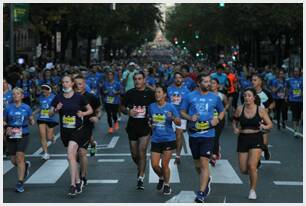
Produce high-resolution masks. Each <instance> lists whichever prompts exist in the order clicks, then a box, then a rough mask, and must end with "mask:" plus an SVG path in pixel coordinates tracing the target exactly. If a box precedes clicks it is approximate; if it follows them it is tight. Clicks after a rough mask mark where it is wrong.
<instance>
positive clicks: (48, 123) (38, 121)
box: [36, 120, 58, 128]
mask: <svg viewBox="0 0 306 206" xmlns="http://www.w3.org/2000/svg"><path fill="white" fill-rule="evenodd" d="M36 122H37V124H38V125H40V124H46V125H47V126H48V127H49V128H54V127H56V126H57V125H58V123H57V122H49V121H44V120H37V121H36Z"/></svg>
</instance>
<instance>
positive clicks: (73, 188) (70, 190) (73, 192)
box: [68, 185, 76, 197]
mask: <svg viewBox="0 0 306 206" xmlns="http://www.w3.org/2000/svg"><path fill="white" fill-rule="evenodd" d="M75 195H76V187H75V186H73V185H71V186H70V188H69V191H68V196H71V197H73V196H75Z"/></svg>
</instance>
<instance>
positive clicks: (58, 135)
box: [33, 133, 60, 155]
mask: <svg viewBox="0 0 306 206" xmlns="http://www.w3.org/2000/svg"><path fill="white" fill-rule="evenodd" d="M59 137H60V133H57V134H56V135H55V136H54V141H55V142H56V140H57V139H58V138H59ZM51 144H52V143H51V142H48V144H47V145H48V147H49V146H50V145H51ZM42 152H43V149H42V147H40V148H39V149H38V150H37V151H36V152H34V153H33V155H39V154H40V153H42Z"/></svg>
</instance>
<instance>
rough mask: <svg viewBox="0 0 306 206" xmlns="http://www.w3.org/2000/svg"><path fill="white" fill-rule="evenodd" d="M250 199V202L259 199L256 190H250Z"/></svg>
mask: <svg viewBox="0 0 306 206" xmlns="http://www.w3.org/2000/svg"><path fill="white" fill-rule="evenodd" d="M249 199H250V200H256V199H257V195H256V192H255V190H253V189H251V190H250V193H249Z"/></svg>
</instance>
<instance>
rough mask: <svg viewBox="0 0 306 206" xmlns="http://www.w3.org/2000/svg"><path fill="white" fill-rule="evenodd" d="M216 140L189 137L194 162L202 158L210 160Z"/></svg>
mask: <svg viewBox="0 0 306 206" xmlns="http://www.w3.org/2000/svg"><path fill="white" fill-rule="evenodd" d="M214 139H215V138H213V137H212V138H193V137H189V146H190V150H191V153H192V158H193V159H194V160H198V159H200V157H206V158H208V159H209V158H210V157H211V155H212V153H213V147H214V141H215V140H214Z"/></svg>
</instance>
